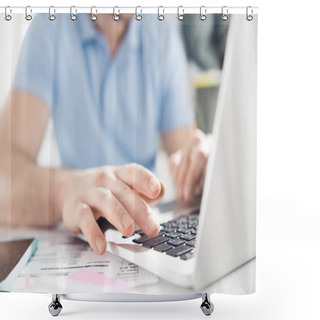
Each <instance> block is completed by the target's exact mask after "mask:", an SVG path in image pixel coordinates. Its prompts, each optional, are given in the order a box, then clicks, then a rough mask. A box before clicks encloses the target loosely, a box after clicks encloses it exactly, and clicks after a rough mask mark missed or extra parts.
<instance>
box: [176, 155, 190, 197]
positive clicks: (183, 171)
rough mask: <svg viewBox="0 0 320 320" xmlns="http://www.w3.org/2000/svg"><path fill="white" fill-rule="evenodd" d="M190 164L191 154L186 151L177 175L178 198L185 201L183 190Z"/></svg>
mask: <svg viewBox="0 0 320 320" xmlns="http://www.w3.org/2000/svg"><path fill="white" fill-rule="evenodd" d="M189 163H190V152H189V150H188V149H185V150H184V152H183V156H182V160H181V164H180V166H179V168H178V173H177V180H176V185H177V196H178V199H180V200H183V188H184V180H185V176H186V173H187V170H188V167H189Z"/></svg>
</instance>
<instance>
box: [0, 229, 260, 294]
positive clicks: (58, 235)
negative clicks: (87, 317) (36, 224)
mask: <svg viewBox="0 0 320 320" xmlns="http://www.w3.org/2000/svg"><path fill="white" fill-rule="evenodd" d="M0 235H1V236H0V240H3V239H11V238H20V237H37V238H38V240H39V245H40V242H42V243H43V242H45V243H47V245H46V244H45V246H46V247H47V246H50V245H51V244H53V243H55V242H57V245H58V246H59V243H60V242H59V241H60V240H61V239H62V238H63V237H65V238H66V242H67V244H65V245H66V246H68V245H69V242H70V241H72V239H73V236H72V235H71V234H70V233H69V231H67V230H66V229H65V227H64V226H63V225H60V226H59V227H58V228H57V229H56V230H55V229H50V230H41V229H11V230H7V229H4V228H0ZM62 241H64V240H62ZM63 245H64V244H63ZM88 249H89V250H90V248H89V245H88ZM70 250H73V249H70ZM81 250H82V249H81ZM47 254H48V252H47V251H45V257H47ZM57 254H58V255H59V257H60V255H61V256H62V257H63V256H64V255H65V254H66V253H65V252H64V251H63V252H62V253H61V254H59V253H57ZM105 255H109V256H110V258H109V260H110V259H111V260H112V256H113V255H112V254H110V253H109V252H106V253H105ZM90 257H91V256H90ZM94 257H95V255H94ZM50 259H52V257H51V256H50ZM54 259H56V258H54ZM91 259H93V257H91ZM36 260H39V257H37V259H36ZM59 260H60V258H59ZM31 261H32V258H31ZM65 264H66V265H67V262H65ZM59 266H60V264H59ZM46 267H47V266H46ZM254 268H255V260H253V261H250V262H248V263H247V264H245V265H244V266H241V267H240V268H238V269H237V270H235V271H234V272H232V273H230V274H229V275H228V276H226V277H224V278H223V279H221V280H219V281H217V282H216V283H214V284H213V285H211V286H210V287H209V292H225V291H226V290H227V291H228V292H230V293H239V292H242V289H241V288H248V290H250V291H252V289H250V288H252V287H254V283H249V284H247V279H248V277H247V276H246V275H247V274H248V273H249V274H250V273H251V272H254ZM28 272H30V270H29V271H28ZM34 272H36V270H33V269H32V273H34ZM51 278H52V277H51ZM51 278H50V279H51ZM249 278H250V277H249ZM67 281H70V280H69V279H68V277H64V278H63V283H61V286H59V285H58V283H57V282H56V281H54V279H53V282H52V281H51V282H48V283H46V284H43V285H40V286H38V285H36V286H35V287H34V288H33V286H32V285H31V287H30V286H29V289H25V288H22V289H20V286H18V288H19V289H18V291H20V292H21V291H22V292H24V291H26V292H45V293H46V292H50V293H51V291H49V289H50V290H56V291H57V292H52V293H69V291H68V292H65V291H64V290H65V288H67V287H68V286H69V287H71V286H72V280H71V282H70V283H69V285H68V282H67ZM40 282H41V279H40ZM50 283H51V284H50ZM80 287H81V288H80V289H81V290H82V291H80V292H83V290H85V292H92V289H94V288H92V287H91V286H88V288H86V283H83V284H80ZM42 288H43V289H42ZM53 288H57V289H53ZM71 288H72V287H71ZM76 288H77V287H76ZM69 290H70V289H69ZM71 290H73V289H71ZM76 290H77V289H76ZM100 290H102V289H100V288H98V292H101V291H100ZM244 290H245V289H244ZM130 291H131V292H138V293H151V294H170V293H181V294H193V293H195V291H194V290H193V289H186V288H181V287H178V286H176V285H173V284H172V283H170V282H168V281H166V280H163V279H161V278H159V282H156V283H153V284H147V285H139V286H138V287H134V288H132V289H131V290H130Z"/></svg>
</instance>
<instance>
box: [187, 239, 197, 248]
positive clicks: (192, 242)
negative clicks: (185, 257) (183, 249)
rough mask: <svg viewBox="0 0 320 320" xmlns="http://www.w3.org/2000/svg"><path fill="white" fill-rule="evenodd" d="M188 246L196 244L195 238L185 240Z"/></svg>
mask: <svg viewBox="0 0 320 320" xmlns="http://www.w3.org/2000/svg"><path fill="white" fill-rule="evenodd" d="M186 244H187V245H188V246H191V247H194V246H195V245H196V239H193V240H191V241H188V242H186Z"/></svg>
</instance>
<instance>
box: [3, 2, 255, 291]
mask: <svg viewBox="0 0 320 320" xmlns="http://www.w3.org/2000/svg"><path fill="white" fill-rule="evenodd" d="M159 8H160V7H159ZM159 8H158V14H143V13H141V12H142V10H141V11H139V10H138V11H137V9H136V10H135V14H134V13H124V12H122V11H121V13H119V12H118V11H117V10H116V9H115V8H113V10H112V11H111V13H99V12H98V11H92V8H91V10H89V11H88V12H87V13H78V12H77V11H76V10H75V9H74V8H73V9H72V8H71V11H70V14H68V13H57V12H56V11H55V10H54V8H50V10H49V9H48V10H49V11H48V12H47V13H38V14H32V15H30V16H28V15H26V14H22V13H14V10H13V11H10V9H9V8H6V12H5V19H1V20H0V43H1V44H2V45H1V48H0V74H1V76H2V80H1V84H0V108H1V109H0V154H1V156H0V186H1V187H0V241H1V242H0V244H1V243H2V244H5V243H10V242H12V241H14V240H17V239H20V240H21V239H36V241H37V246H36V247H34V248H33V249H34V250H33V251H32V252H31V253H30V256H29V257H28V258H27V260H26V261H22V259H20V260H19V261H18V262H17V264H18V265H19V270H18V269H15V270H13V269H12V270H8V274H10V275H11V277H10V281H5V278H4V279H1V282H0V290H1V291H11V292H39V293H53V294H54V293H59V294H73V293H97V294H99V293H106V292H109V293H121V292H131V293H150V294H156V293H158V294H172V293H192V292H209V293H213V292H217V293H229V294H247V293H253V292H254V290H255V215H256V212H255V192H256V189H255V170H256V163H255V147H256V146H255V143H256V140H255V138H256V119H255V116H256V49H257V48H256V33H257V19H258V17H257V15H256V14H255V15H251V11H250V10H248V8H247V10H245V8H244V12H242V14H228V12H227V11H225V10H224V9H223V10H222V11H221V13H215V14H214V13H209V11H207V10H205V9H204V8H200V14H199V13H197V14H196V13H194V14H187V13H184V11H183V8H181V7H180V8H178V11H177V12H178V15H174V14H167V15H166V14H165V11H161V10H159ZM96 10H97V9H96ZM190 208H191V209H190ZM176 212H178V214H177V215H176ZM159 217H160V218H159ZM167 217H170V219H169V220H170V221H168V219H167ZM0 248H1V246H0ZM13 248H14V247H13ZM0 251H1V249H0ZM14 254H15V252H14V249H13V250H11V251H6V252H5V253H3V252H2V255H0V256H1V260H2V261H1V262H0V265H1V268H4V265H5V263H6V262H7V261H9V260H10V259H11V258H12V257H13V256H14ZM142 255H143V256H142ZM170 259H171V260H170ZM184 263H185V264H184ZM17 270H18V271H17ZM180 275H181V276H180Z"/></svg>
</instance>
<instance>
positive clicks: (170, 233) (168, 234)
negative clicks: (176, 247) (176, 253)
mask: <svg viewBox="0 0 320 320" xmlns="http://www.w3.org/2000/svg"><path fill="white" fill-rule="evenodd" d="M182 235H183V233H181V232H175V231H173V232H166V236H167V237H169V238H178V237H180V236H182Z"/></svg>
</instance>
